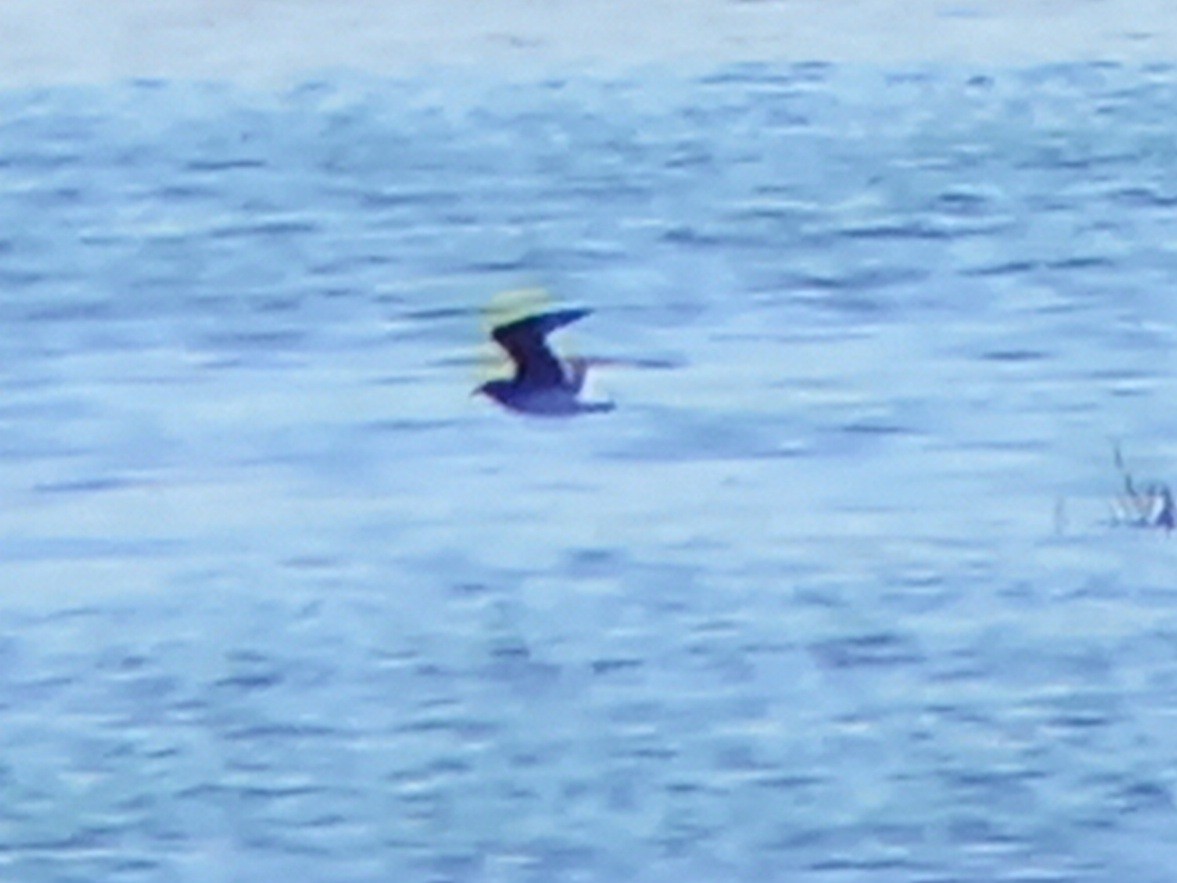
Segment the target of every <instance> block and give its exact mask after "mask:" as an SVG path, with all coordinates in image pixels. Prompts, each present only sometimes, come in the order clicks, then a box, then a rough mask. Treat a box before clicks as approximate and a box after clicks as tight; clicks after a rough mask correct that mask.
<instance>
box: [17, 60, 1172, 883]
mask: <svg viewBox="0 0 1177 883" xmlns="http://www.w3.org/2000/svg"><path fill="white" fill-rule="evenodd" d="M1174 107H1177V74H1175V72H1174V70H1173V69H1172V68H1168V67H1150V68H1146V67H1115V66H1107V65H1102V66H1101V65H1091V66H1062V67H1052V68H1039V69H1032V70H1022V71H1010V70H988V71H983V70H970V71H962V70H933V69H927V70H909V71H891V72H886V71H879V70H870V69H862V68H853V67H829V66H822V65H802V66H795V67H771V66H748V67H730V68H724V69H722V70H719V71H717V72H716V73H715V74H714V75H713V76H709V77H705V78H701V79H700V78H685V77H679V76H675V75H673V74H670V73H667V72H659V71H656V70H651V71H648V72H645V73H643V74H641V75H637V74H635V75H633V76H632V77H630V78H628V79H614V80H604V79H589V78H575V77H572V78H569V79H566V80H552V81H547V82H533V83H514V84H511V83H505V82H497V83H496V82H478V83H473V82H471V81H470V80H469V78H463V77H459V76H456V75H455V76H453V77H450V76H448V75H443V76H439V77H437V78H434V79H431V80H428V81H426V80H424V79H420V80H405V81H384V80H365V79H360V78H350V77H345V76H340V77H337V78H334V79H331V80H329V81H324V82H316V83H310V84H308V85H306V86H304V87H302V88H299V89H295V90H292V91H288V92H282V93H273V92H261V91H254V92H249V91H245V90H235V89H231V88H228V87H224V88H222V87H216V86H209V85H198V84H180V83H156V82H142V83H138V84H134V85H127V86H125V87H119V88H109V89H98V88H90V89H82V88H79V89H70V88H54V89H50V90H44V91H22V92H13V91H10V92H6V93H4V94H3V95H2V96H0V120H2V121H3V122H2V123H0V192H2V193H3V199H0V211H2V212H3V227H2V232H3V235H2V238H0V280H2V282H3V290H4V292H5V294H4V296H3V298H0V322H2V325H3V330H4V333H3V335H0V348H2V352H0V355H2V358H0V389H2V393H3V395H2V397H0V426H2V430H3V431H2V432H0V488H2V491H3V494H4V499H5V506H4V509H3V514H2V515H0V554H2V555H3V559H4V567H3V569H2V570H0V574H2V577H0V579H2V580H3V584H4V586H3V587H4V594H3V596H2V597H3V601H2V602H0V794H2V795H3V799H2V800H0V877H2V878H3V879H5V880H13V881H21V883H31V881H45V880H48V881H87V883H91V881H97V880H102V881H242V883H246V881H248V883H254V881H261V880H278V879H288V880H292V881H293V880H299V881H346V883H377V881H381V883H383V881H392V880H404V881H409V880H419V881H433V883H442V881H454V883H458V881H463V883H465V881H488V883H489V881H495V883H499V881H503V883H508V881H535V883H540V881H543V883H548V881H564V880H568V881H572V880H575V881H599V883H613V881H642V883H645V881H650V883H655V881H656V883H662V881H684V880H690V881H797V880H805V881H811V880H812V881H831V883H833V881H837V883H842V881H872V883H874V881H879V883H883V881H887V883H891V881H922V883H948V881H976V883H992V881H998V880H1002V881H1035V883H1046V881H1060V883H1061V881H1092V883H1094V881H1106V880H1111V879H1123V880H1133V881H1148V883H1153V881H1155V883H1167V881H1169V880H1171V879H1172V876H1171V875H1172V869H1173V868H1174V867H1177V846H1174V844H1175V843H1177V815H1175V811H1174V805H1173V789H1174V787H1175V779H1174V776H1175V769H1177V766H1175V764H1177V739H1175V738H1174V731H1175V730H1174V727H1175V725H1177V616H1175V614H1177V606H1175V600H1177V592H1175V587H1174V581H1173V573H1174V569H1173V565H1174V559H1175V552H1174V548H1175V547H1174V545H1173V542H1174V541H1170V540H1168V539H1167V538H1166V537H1165V536H1163V535H1161V534H1159V533H1154V532H1149V531H1132V530H1128V529H1116V528H1114V527H1112V526H1109V525H1108V524H1107V512H1108V509H1107V505H1106V503H1107V500H1108V498H1109V497H1110V496H1111V495H1112V494H1114V493H1115V492H1116V490H1117V488H1118V478H1117V476H1116V474H1115V471H1114V469H1113V465H1112V457H1111V450H1112V440H1113V439H1115V440H1119V441H1120V442H1121V443H1122V445H1123V449H1124V451H1125V456H1126V457H1127V458H1128V460H1129V461H1130V462H1131V463H1132V464H1133V468H1134V469H1136V470H1138V471H1139V472H1140V473H1141V474H1142V475H1144V474H1152V475H1155V476H1156V477H1158V478H1161V479H1164V478H1168V479H1170V480H1172V479H1173V477H1174V474H1175V473H1174V471H1172V470H1174V469H1175V468H1177V456H1175V455H1177V450H1175V447H1174V443H1173V442H1172V439H1173V438H1175V437H1177V425H1175V424H1177V410H1175V409H1174V408H1173V407H1172V403H1173V402H1174V392H1175V390H1174V372H1173V356H1172V353H1173V351H1174V327H1175V326H1174V320H1175V317H1177V298H1175V297H1174V292H1173V286H1172V282H1173V278H1174V271H1175V270H1177V212H1175V211H1174V208H1175V206H1177V129H1175V128H1174V125H1173V108H1174ZM520 286H544V287H547V288H548V289H549V290H550V291H551V292H552V294H553V296H554V297H555V298H557V299H558V300H560V301H561V302H567V303H575V304H583V305H587V306H590V307H593V308H594V310H595V312H594V314H593V315H592V316H591V317H589V318H587V319H585V320H584V321H583V322H581V323H578V324H577V325H576V326H575V327H573V328H571V329H569V330H568V331H566V332H561V336H560V337H559V339H558V345H559V346H561V347H562V348H566V349H569V350H572V351H575V352H579V353H582V354H588V355H594V356H603V357H617V358H629V359H643V360H649V361H650V362H651V363H652V364H655V365H671V366H677V367H671V368H666V367H663V368H661V369H655V368H650V367H647V368H644V369H641V368H628V369H626V368H618V369H616V370H612V371H610V370H605V371H602V372H601V375H600V377H599V378H598V379H597V387H598V388H597V393H598V394H600V395H603V396H608V397H609V398H611V399H612V400H613V401H615V402H616V403H617V406H618V407H617V410H616V411H614V412H613V413H611V414H608V415H598V416H595V417H590V418H584V419H582V420H578V421H547V422H544V421H535V420H526V419H520V418H517V417H513V416H511V415H507V414H504V413H501V412H499V411H497V410H495V409H494V408H493V407H492V406H491V405H489V404H488V403H486V402H485V401H484V400H481V399H472V398H471V397H470V395H469V393H470V390H471V389H472V388H473V387H474V386H475V385H476V384H477V383H478V382H480V381H481V380H482V379H484V378H485V375H486V373H487V371H488V370H491V369H490V368H489V367H488V365H487V363H486V361H485V358H486V356H487V355H488V352H485V351H484V347H483V343H482V341H483V334H484V329H483V327H482V315H481V310H482V307H483V306H484V305H485V304H486V303H487V302H488V301H489V300H490V299H491V298H492V296H494V295H495V294H496V293H498V292H500V291H502V290H504V289H511V288H517V287H520ZM1166 470H1169V472H1168V475H1166Z"/></svg>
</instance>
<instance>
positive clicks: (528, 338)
mask: <svg viewBox="0 0 1177 883" xmlns="http://www.w3.org/2000/svg"><path fill="white" fill-rule="evenodd" d="M590 312H591V311H590V310H586V309H576V310H553V311H552V312H550V313H539V314H538V315H535V316H527V317H526V318H524V319H517V320H516V321H514V322H510V323H508V324H506V325H500V326H499V327H498V328H495V329H494V331H492V332H491V335H492V336H493V337H494V339H495V341H496V342H498V344H499V346H501V347H502V348H503V349H505V350H506V351H507V354H508V355H509V356H510V357H511V360H512V361H513V362H514V363H515V379H516V381H518V382H519V383H524V384H527V385H528V386H535V387H549V386H560V385H562V384H563V383H564V371H563V370H562V369H561V367H560V360H559V359H557V358H556V356H555V354H554V353H553V352H552V351H551V349H549V348H548V344H547V341H546V340H545V338H546V337H547V335H548V334H550V333H551V332H553V331H555V330H556V329H557V328H561V327H563V326H565V325H568V324H570V323H572V322H575V321H576V320H577V319H583V318H584V317H585V316H587V315H588V314H589V313H590Z"/></svg>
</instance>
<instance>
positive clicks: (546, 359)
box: [472, 308, 613, 417]
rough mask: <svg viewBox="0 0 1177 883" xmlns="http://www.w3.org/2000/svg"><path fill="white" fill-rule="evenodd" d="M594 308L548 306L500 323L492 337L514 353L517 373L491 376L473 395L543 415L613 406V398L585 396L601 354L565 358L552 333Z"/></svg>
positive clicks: (609, 409) (521, 411)
mask: <svg viewBox="0 0 1177 883" xmlns="http://www.w3.org/2000/svg"><path fill="white" fill-rule="evenodd" d="M591 312H592V310H589V309H585V308H575V309H560V310H548V311H545V312H542V313H536V314H533V315H530V316H525V317H523V318H522V319H516V320H514V321H512V322H507V323H505V324H502V325H497V326H495V327H494V328H493V329H492V330H491V337H492V338H494V341H495V343H497V344H498V345H499V346H501V347H502V348H503V349H504V350H506V352H507V355H508V356H510V357H511V361H512V362H513V363H514V365H515V375H514V376H513V377H511V378H508V379H500V380H491V381H488V382H486V383H484V384H482V385H481V386H480V387H478V388H477V389H475V390H474V392H473V393H472V395H485V396H487V397H488V398H490V399H493V400H494V401H496V402H498V403H499V404H500V405H502V406H503V407H504V408H507V409H509V410H511V411H516V412H519V413H522V414H533V415H536V416H542V417H572V416H575V415H578V414H592V413H603V412H606V411H612V410H613V403H612V402H592V401H585V400H584V399H582V398H580V391H581V388H582V387H583V386H584V379H585V375H586V374H587V373H588V369H589V367H590V365H592V364H600V363H601V362H600V360H591V361H590V360H589V359H582V358H567V359H561V358H559V357H558V356H557V355H556V354H555V353H554V352H552V349H551V347H549V346H548V341H547V336H548V335H549V334H551V333H552V332H553V331H556V330H557V329H559V328H563V327H564V326H565V325H570V324H571V323H573V322H576V321H578V320H580V319H583V318H584V317H585V316H587V315H589V314H590V313H591Z"/></svg>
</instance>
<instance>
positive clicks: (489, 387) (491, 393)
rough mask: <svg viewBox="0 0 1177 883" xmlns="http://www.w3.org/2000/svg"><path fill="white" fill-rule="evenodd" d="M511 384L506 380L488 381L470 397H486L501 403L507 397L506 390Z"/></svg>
mask: <svg viewBox="0 0 1177 883" xmlns="http://www.w3.org/2000/svg"><path fill="white" fill-rule="evenodd" d="M510 385H511V384H510V383H509V382H508V381H506V380H488V381H487V382H486V383H484V384H482V385H481V386H478V387H476V388H475V389H474V390H473V391H472V392H471V393H470V396H471V397H474V396H486V397H487V398H488V399H494V400H495V401H496V402H501V401H502V400H503V398H504V396H506V394H507V393H506V390H507V388H508V387H509V386H510Z"/></svg>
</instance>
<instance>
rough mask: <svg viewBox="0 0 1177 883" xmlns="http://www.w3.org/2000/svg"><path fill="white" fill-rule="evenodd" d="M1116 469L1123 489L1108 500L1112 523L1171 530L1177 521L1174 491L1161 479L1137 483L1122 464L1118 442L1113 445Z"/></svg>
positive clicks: (1122, 459) (1122, 458)
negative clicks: (1109, 501) (1141, 483)
mask: <svg viewBox="0 0 1177 883" xmlns="http://www.w3.org/2000/svg"><path fill="white" fill-rule="evenodd" d="M1112 450H1113V456H1114V460H1115V464H1116V471H1117V472H1119V473H1120V479H1121V480H1122V481H1123V483H1124V490H1123V492H1122V493H1121V494H1119V495H1117V496H1116V497H1115V498H1114V499H1113V500H1112V503H1111V507H1112V523H1113V524H1120V525H1126V526H1128V527H1149V528H1158V529H1161V530H1164V531H1165V532H1166V533H1168V532H1170V531H1172V530H1173V526H1174V524H1175V523H1177V509H1175V508H1174V505H1173V494H1172V492H1171V491H1170V490H1169V486H1168V485H1167V484H1166V483H1165V482H1163V481H1148V482H1145V483H1144V484H1143V485H1140V484H1138V483H1137V482H1136V481H1135V479H1133V477H1132V473H1131V472H1129V471H1128V468H1127V466H1126V465H1125V464H1124V456H1123V453H1122V452H1121V450H1120V445H1119V444H1118V443H1117V444H1114V445H1113V449H1112Z"/></svg>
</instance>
